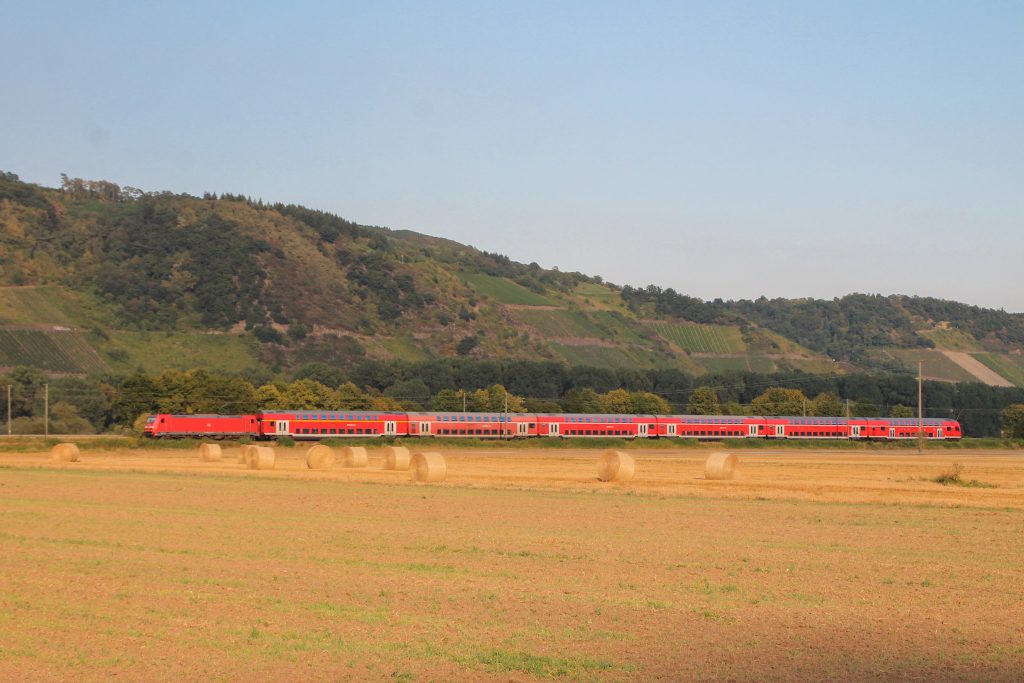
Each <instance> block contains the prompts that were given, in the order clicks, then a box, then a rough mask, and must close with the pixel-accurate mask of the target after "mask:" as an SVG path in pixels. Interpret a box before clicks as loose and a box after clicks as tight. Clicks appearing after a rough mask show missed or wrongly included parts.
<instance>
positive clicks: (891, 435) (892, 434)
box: [889, 427, 896, 439]
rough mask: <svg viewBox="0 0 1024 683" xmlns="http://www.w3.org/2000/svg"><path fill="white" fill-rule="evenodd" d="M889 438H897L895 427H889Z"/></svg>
mask: <svg viewBox="0 0 1024 683" xmlns="http://www.w3.org/2000/svg"><path fill="white" fill-rule="evenodd" d="M889 438H890V439H895V438H896V428H895V427H889Z"/></svg>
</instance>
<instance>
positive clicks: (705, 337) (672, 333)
mask: <svg viewBox="0 0 1024 683" xmlns="http://www.w3.org/2000/svg"><path fill="white" fill-rule="evenodd" d="M651 326H652V327H653V328H654V331H655V332H657V333H658V334H659V335H660V336H661V337H662V338H664V339H666V340H668V341H670V342H672V343H673V344H675V345H676V346H678V347H679V348H681V349H683V350H684V351H687V352H688V353H743V352H744V351H746V350H747V348H746V345H745V344H744V343H743V338H742V336H741V335H740V331H739V329H738V328H735V327H727V326H725V325H699V324H697V323H662V322H656V323H651Z"/></svg>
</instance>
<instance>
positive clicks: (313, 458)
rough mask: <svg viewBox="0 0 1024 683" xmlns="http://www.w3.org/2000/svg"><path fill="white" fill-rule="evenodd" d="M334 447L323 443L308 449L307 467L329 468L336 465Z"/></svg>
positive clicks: (315, 468)
mask: <svg viewBox="0 0 1024 683" xmlns="http://www.w3.org/2000/svg"><path fill="white" fill-rule="evenodd" d="M334 459H335V456H334V449H333V448H331V447H330V446H325V445H323V444H322V443H318V444H317V445H315V446H313V447H312V448H310V449H309V450H308V451H306V467H308V468H309V469H311V470H329V469H331V468H332V467H334Z"/></svg>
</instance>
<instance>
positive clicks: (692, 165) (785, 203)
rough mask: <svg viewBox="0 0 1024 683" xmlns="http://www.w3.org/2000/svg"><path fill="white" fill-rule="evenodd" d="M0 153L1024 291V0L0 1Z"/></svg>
mask: <svg viewBox="0 0 1024 683" xmlns="http://www.w3.org/2000/svg"><path fill="white" fill-rule="evenodd" d="M0 45H3V55H4V59H3V62H4V64H3V70H2V73H3V76H2V79H0V169H4V170H8V171H13V172H15V173H18V174H19V175H21V177H22V178H24V179H26V180H29V181H32V182H37V183H41V184H44V185H50V186H55V185H57V184H58V183H59V174H60V173H62V172H66V173H68V174H69V175H72V176H80V177H85V178H90V179H101V178H102V179H107V180H112V181H116V182H119V183H121V184H125V185H132V186H136V187H141V188H143V189H145V190H172V191H179V192H190V193H194V194H198V193H202V192H204V191H217V192H225V191H226V192H241V193H244V194H249V195H251V196H253V197H262V198H263V199H265V200H271V201H284V202H295V203H301V204H305V205H307V206H310V207H313V208H319V209H325V210H329V211H332V212H335V213H338V214H340V215H342V216H345V217H346V218H349V219H352V220H357V221H360V222H365V223H371V224H377V225H386V226H389V227H392V228H408V229H413V230H417V231H420V232H425V233H428V234H432V235H439V236H444V237H449V238H451V239H455V240H458V241H460V242H464V243H468V244H472V245H473V246H476V247H479V248H481V249H485V250H487V251H497V252H501V253H505V254H508V255H509V256H511V257H512V258H514V259H516V260H519V261H524V262H530V261H536V262H538V263H540V264H541V265H543V266H547V267H551V266H558V267H559V268H561V269H563V270H580V271H583V272H585V273H588V274H596V275H601V276H602V277H604V278H605V279H608V280H610V281H612V282H616V283H619V284H633V285H645V284H649V283H655V284H658V285H660V286H663V287H674V288H676V289H677V290H679V291H682V292H686V293H689V294H692V295H696V296H700V297H704V298H713V297H723V298H756V297H758V296H760V295H762V294H763V295H766V296H769V297H775V296H786V297H799V296H814V297H826V298H828V297H832V296H839V295H842V294H845V293H849V292H853V291H859V292H871V293H874V292H879V293H884V294H888V293H906V294H919V295H927V296H938V297H943V298H950V299H956V300H960V301H966V302H969V303H974V304H978V305H984V306H991V307H1003V308H1006V309H1007V310H1010V311H1015V312H1020V311H1024V286H1022V285H1021V274H1022V268H1024V3H1020V2H930V1H929V2H856V3H854V2H850V3H842V4H841V3H832V2H825V3H822V2H804V3H800V2H775V3H769V2H764V3H719V2H708V3H599V2H554V3H552V2H536V3H532V2H514V3H486V2H484V3H481V2H465V3H422V2H409V3H391V2H359V3H330V2H324V3H311V2H293V3H290V4H285V3H273V4H271V3H263V2H250V3H244V4H243V3H223V4H222V3H215V4H213V5H209V4H207V3H185V2H181V3H178V2H161V3H148V2H145V3H143V2H139V3H124V2H122V3H109V2H91V3H77V2H76V3H68V2H53V3H45V2H23V1H21V0H7V1H6V2H4V3H3V4H2V5H0Z"/></svg>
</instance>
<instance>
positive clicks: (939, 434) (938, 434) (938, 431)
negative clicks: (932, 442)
mask: <svg viewBox="0 0 1024 683" xmlns="http://www.w3.org/2000/svg"><path fill="white" fill-rule="evenodd" d="M935 438H936V439H941V438H942V427H938V428H937V429H936V430H935Z"/></svg>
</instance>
